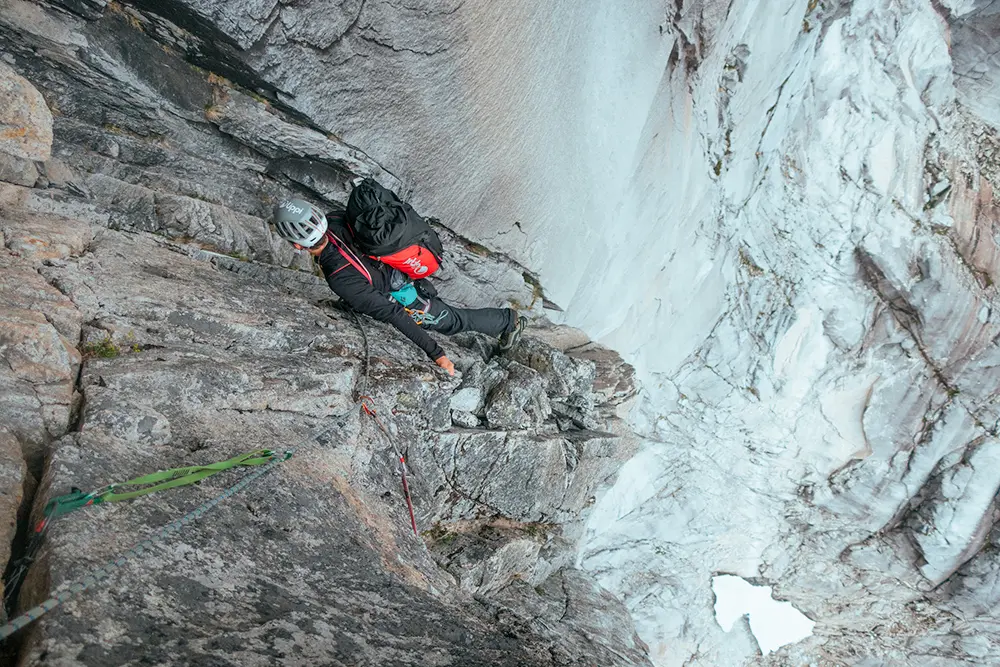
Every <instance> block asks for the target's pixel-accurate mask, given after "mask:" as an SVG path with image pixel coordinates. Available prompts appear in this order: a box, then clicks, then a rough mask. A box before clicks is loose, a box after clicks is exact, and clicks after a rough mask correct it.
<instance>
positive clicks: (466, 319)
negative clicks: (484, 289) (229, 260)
mask: <svg viewBox="0 0 1000 667" xmlns="http://www.w3.org/2000/svg"><path fill="white" fill-rule="evenodd" d="M345 213H346V212H343V211H341V212H336V211H334V212H331V213H329V214H328V215H324V214H323V212H322V211H320V210H319V209H317V208H316V207H315V206H312V205H310V204H309V203H308V202H305V201H302V200H300V199H292V200H290V201H284V202H281V203H280V204H278V205H277V206H275V207H274V215H273V217H272V221H273V222H274V226H275V228H276V229H277V230H278V234H279V235H280V236H281V237H282V238H284V239H285V240H287V241H289V242H290V243H291V244H292V245H293V246H295V248H296V250H305V251H307V252H308V253H309V254H310V255H312V256H313V257H315V258H317V259H318V260H319V263H320V266H321V267H322V269H323V275H324V276H325V277H326V281H327V283H328V284H329V285H330V289H332V290H333V291H334V292H335V293H336V294H337V296H339V297H340V298H341V299H342V300H343V301H344V302H345V303H346V304H347V305H349V306H350V307H352V308H354V309H355V310H356V311H358V312H360V313H364V314H365V315H369V316H371V317H373V318H375V319H376V320H379V321H380V322H386V323H388V324H391V325H392V326H394V327H396V328H397V329H399V331H400V332H401V333H402V334H403V335H404V336H406V337H407V338H409V339H410V340H411V341H413V342H414V343H415V344H416V345H417V346H418V347H420V349H422V350H423V351H424V352H426V353H427V355H428V356H429V357H430V358H431V359H433V360H434V362H435V363H436V364H437V365H438V366H440V367H441V368H443V369H444V370H445V371H447V372H448V374H449V375H454V374H455V365H454V364H453V363H452V362H451V360H450V359H448V357H447V356H446V355H445V353H444V350H442V349H441V346H440V345H438V344H437V342H435V341H434V339H433V338H431V337H430V336H429V335H428V334H427V332H426V331H424V329H428V330H430V331H436V332H438V333H441V334H444V335H446V336H451V335H453V334H457V333H461V332H463V331H478V332H480V333H484V334H487V335H490V336H498V337H499V339H500V349H501V350H509V349H511V348H512V347H513V346H514V345H515V344H516V343H517V341H518V339H519V338H520V336H521V332H523V331H524V327H525V325H526V322H525V318H523V317H521V316H519V315H518V314H517V311H515V310H514V309H513V308H476V309H466V308H456V307H454V306H451V305H448V304H447V303H445V302H444V301H442V300H441V299H439V298H438V297H437V291H436V290H435V289H434V287H433V286H432V285H430V283H429V282H428V281H427V279H426V278H422V279H417V280H413V279H411V278H410V277H409V276H407V275H406V274H404V273H403V272H401V271H399V270H398V269H396V268H394V267H392V266H390V265H389V264H386V263H384V262H382V261H378V260H376V259H375V258H373V257H370V256H368V255H366V254H365V253H363V252H361V251H360V250H359V249H358V248H357V247H356V245H355V243H354V242H353V239H354V235H353V234H352V232H351V230H349V229H348V227H347V220H346V215H345Z"/></svg>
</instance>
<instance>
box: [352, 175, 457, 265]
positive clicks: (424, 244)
mask: <svg viewBox="0 0 1000 667" xmlns="http://www.w3.org/2000/svg"><path fill="white" fill-rule="evenodd" d="M347 227H348V229H349V230H350V231H351V233H352V234H353V235H354V241H355V243H356V244H357V246H358V248H359V249H361V251H362V252H364V253H365V254H367V255H369V256H370V257H372V258H373V259H376V260H378V261H380V262H384V263H386V264H388V265H390V266H392V267H395V268H396V269H399V270H400V271H402V272H403V273H405V274H407V275H408V276H410V277H411V278H426V277H427V276H429V275H430V274H432V273H434V272H435V271H436V270H437V269H438V268H439V267H440V265H441V259H442V255H443V252H444V248H443V246H442V245H441V239H440V238H438V235H437V233H436V232H435V231H434V230H433V229H431V227H430V225H429V224H427V221H426V220H424V218H423V217H422V216H421V215H420V214H419V213H417V212H416V211H415V210H413V207H412V206H410V205H409V204H407V203H405V202H402V201H400V199H399V197H397V196H396V194H395V193H394V192H393V191H392V190H388V189H386V188H384V187H382V186H381V185H379V184H378V182H377V181H376V180H375V179H374V178H366V179H365V180H363V181H362V182H361V183H359V184H358V185H357V186H355V188H354V190H353V191H352V192H351V196H350V198H349V199H348V200H347Z"/></svg>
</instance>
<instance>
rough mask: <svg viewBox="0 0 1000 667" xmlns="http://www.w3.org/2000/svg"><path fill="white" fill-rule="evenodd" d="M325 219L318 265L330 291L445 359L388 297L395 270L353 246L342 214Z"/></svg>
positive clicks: (424, 333) (429, 353)
mask: <svg viewBox="0 0 1000 667" xmlns="http://www.w3.org/2000/svg"><path fill="white" fill-rule="evenodd" d="M326 217H327V224H328V225H329V234H328V235H327V238H328V239H329V243H327V244H326V247H325V248H323V252H322V253H321V254H320V256H319V263H320V266H322V267H323V275H324V276H326V282H327V283H328V284H329V285H330V289H332V290H333V291H334V292H335V293H336V294H337V296H339V297H340V298H341V299H342V300H343V301H344V302H345V303H347V305H349V306H351V307H352V308H353V309H354V310H356V311H358V312H359V313H364V314H365V315H369V316H371V317H373V318H375V319H376V320H378V321H379V322H386V323H388V324H391V325H392V326H394V327H396V328H397V329H399V331H400V332H402V334H403V335H404V336H406V337H407V338H409V339H410V340H412V341H413V342H414V343H416V344H417V346H418V347H420V349H421V350H423V351H424V352H426V353H427V356H429V357H430V358H431V359H438V358H440V357H442V356H444V350H442V349H441V346H440V345H438V344H437V343H436V342H435V341H434V339H433V338H431V337H430V335H429V334H428V333H427V332H426V331H424V330H423V329H421V328H420V327H419V326H417V324H416V323H415V322H414V321H413V320H412V319H411V318H410V316H409V315H408V314H407V312H406V311H405V310H403V307H402V306H401V305H399V303H398V302H397V301H395V300H394V299H393V298H392V297H391V296H389V292H391V291H392V287H391V286H390V281H391V277H392V272H393V271H394V269H393V268H392V267H390V266H387V265H385V264H383V263H382V262H377V261H375V260H373V259H370V258H369V257H367V256H366V255H364V254H363V253H361V252H360V251H358V249H357V248H355V247H354V246H353V244H352V243H351V236H350V232H349V231H348V230H347V227H346V226H345V225H344V222H343V213H342V212H337V211H333V212H330V213H328V214H327V216H326Z"/></svg>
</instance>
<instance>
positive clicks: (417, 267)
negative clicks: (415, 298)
mask: <svg viewBox="0 0 1000 667" xmlns="http://www.w3.org/2000/svg"><path fill="white" fill-rule="evenodd" d="M403 263H404V264H406V266H408V267H410V268H411V269H413V272H414V273H415V274H417V275H418V276H422V275H424V274H425V273H427V267H426V266H424V265H423V264H421V263H420V260H419V259H417V258H416V257H411V258H409V259H408V260H406V261H405V262H403Z"/></svg>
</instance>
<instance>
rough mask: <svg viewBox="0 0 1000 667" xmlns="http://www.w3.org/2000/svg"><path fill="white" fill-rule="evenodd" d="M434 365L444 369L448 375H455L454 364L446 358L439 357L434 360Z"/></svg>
mask: <svg viewBox="0 0 1000 667" xmlns="http://www.w3.org/2000/svg"><path fill="white" fill-rule="evenodd" d="M434 363H435V364H437V365H438V366H440V367H441V368H443V369H445V370H446V371H448V375H454V374H455V364H453V363H451V359H449V358H448V357H446V356H444V355H441V356H440V357H438V358H437V359H435V360H434Z"/></svg>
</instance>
